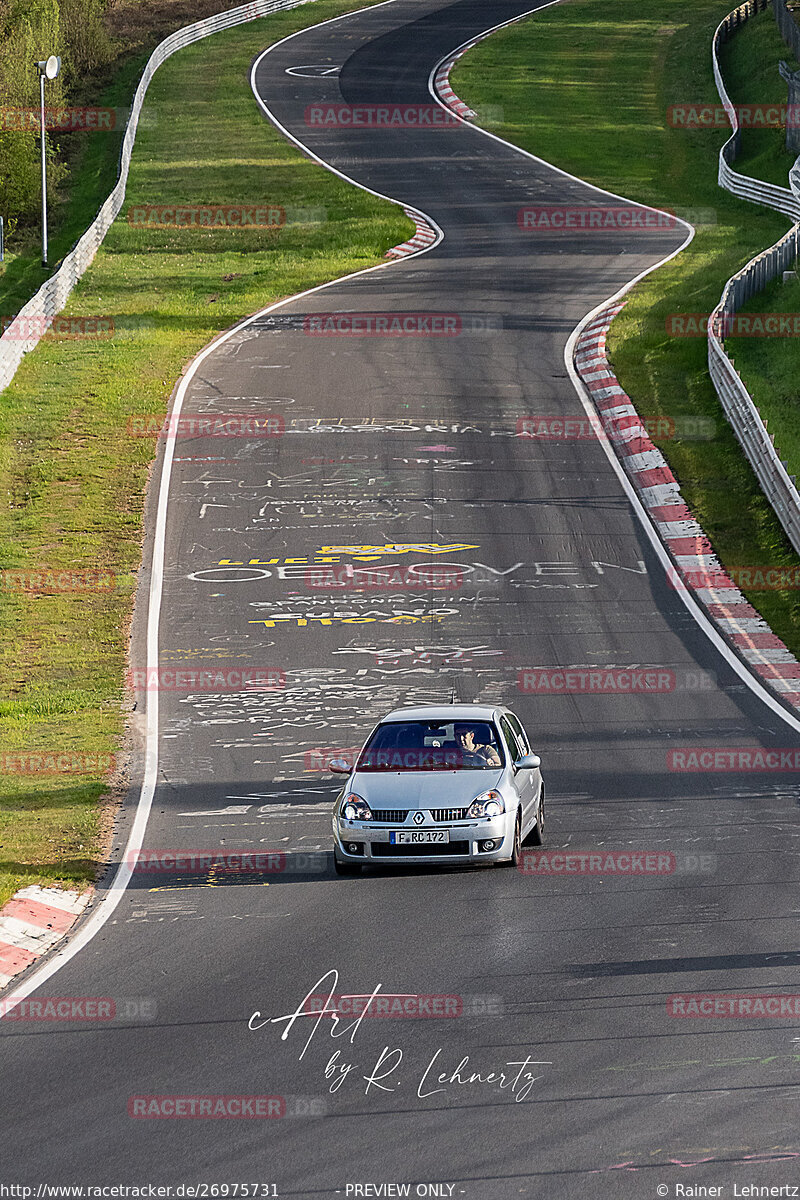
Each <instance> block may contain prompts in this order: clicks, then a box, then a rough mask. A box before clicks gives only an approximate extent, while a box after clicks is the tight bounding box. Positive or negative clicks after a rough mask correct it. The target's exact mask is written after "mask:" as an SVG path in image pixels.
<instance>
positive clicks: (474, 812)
mask: <svg viewBox="0 0 800 1200" xmlns="http://www.w3.org/2000/svg"><path fill="white" fill-rule="evenodd" d="M505 811H506V802H505V800H504V799H503V797H502V796H501V795H500V793H499V792H495V791H494V790H492V791H490V792H481V794H480V796H476V797H475V799H474V800H473V801H472V804H470V806H469V808H468V809H467V816H468V817H471V818H472V819H473V820H474V818H475V817H499V816H500V814H501V813H504V812H505Z"/></svg>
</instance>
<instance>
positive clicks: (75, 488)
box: [0, 0, 413, 903]
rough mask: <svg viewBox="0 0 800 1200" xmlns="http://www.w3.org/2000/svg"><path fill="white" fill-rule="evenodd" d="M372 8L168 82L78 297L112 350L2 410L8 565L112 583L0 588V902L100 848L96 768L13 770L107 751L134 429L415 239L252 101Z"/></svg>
mask: <svg viewBox="0 0 800 1200" xmlns="http://www.w3.org/2000/svg"><path fill="white" fill-rule="evenodd" d="M363 7H367V5H366V4H364V3H363V2H362V3H358V2H353V0H320V2H319V3H315V4H313V5H309V6H308V7H304V8H301V9H299V10H297V11H290V12H288V13H286V14H280V15H276V16H272V17H269V18H267V19H265V20H262V21H258V22H254V23H252V24H250V25H246V26H244V27H242V28H240V29H236V30H231V31H229V32H226V33H222V34H217V35H215V36H214V37H211V38H209V39H207V40H205V41H203V42H200V43H198V44H197V45H195V46H192V47H190V48H188V49H186V50H183V51H181V52H180V53H179V54H177V55H176V56H175V57H174V58H172V59H170V60H169V61H168V62H167V63H166V64H165V65H164V66H162V67H161V68H160V70H159V71H158V73H157V75H156V76H155V78H154V80H153V83H152V84H151V86H150V90H149V92H148V101H147V107H148V109H149V110H151V112H152V113H153V115H154V123H150V124H148V126H147V127H145V128H143V129H142V130H141V132H140V134H139V136H138V138H137V144H136V149H135V152H134V156H133V162H132V165H131V174H130V182H129V187H128V195H127V200H126V205H125V210H124V212H123V214H122V215H121V217H120V219H119V220H118V221H117V222H116V223H115V224H114V226H113V227H112V229H111V230H110V231H109V233H108V236H107V237H106V240H105V242H104V243H103V246H102V247H101V249H100V251H99V252H98V254H97V257H96V259H95V261H94V263H93V264H92V266H91V268H90V269H89V271H88V272H87V273H86V275H85V276H84V278H83V280H82V281H81V283H80V284H79V285H78V287H77V289H76V291H75V292H74V293H73V296H72V298H71V300H70V303H69V305H68V308H67V309H66V313H67V314H68V315H72V316H98V315H108V316H111V317H113V320H114V323H115V335H114V336H113V337H110V338H107V339H97V340H94V341H89V340H86V339H82V340H75V341H49V340H46V341H43V342H41V343H40V345H39V346H38V347H37V349H36V350H35V351H34V352H33V353H31V354H30V355H28V356H27V357H26V358H25V359H24V360H23V363H22V365H21V366H20V369H19V371H18V372H17V375H16V377H15V379H14V381H13V382H12V384H11V385H10V386H9V387H8V388H7V389H6V391H5V392H4V393H3V394H2V397H1V398H0V478H1V480H2V487H3V491H4V494H5V495H6V496H7V504H6V507H5V510H4V519H3V522H2V528H1V529H0V562H2V564H3V566H4V567H5V568H9V569H12V570H20V571H39V570H41V569H43V568H51V569H55V568H58V569H68V570H70V571H86V570H101V571H108V572H113V573H114V574H115V577H116V586H115V587H113V588H110V589H106V590H96V591H93V592H87V593H85V594H81V593H78V592H74V593H69V592H67V593H62V594H54V595H41V594H34V593H31V592H26V591H15V590H13V589H12V588H9V587H8V586H6V587H5V588H2V589H0V635H2V647H3V648H2V651H0V695H2V696H3V697H4V698H5V699H4V701H3V702H2V703H0V753H2V755H3V756H12V757H11V758H10V759H9V758H5V757H4V759H3V761H4V764H5V769H4V770H3V771H2V772H0V903H2V902H3V901H4V900H6V899H7V898H8V896H9V895H11V894H12V893H13V892H14V891H15V890H17V888H19V887H21V886H25V885H27V884H30V883H35V882H41V883H45V884H51V883H54V882H62V883H67V884H73V885H74V884H79V885H80V884H84V883H86V882H87V881H91V880H92V879H93V878H94V874H95V868H96V865H97V862H98V858H99V856H100V851H101V823H102V812H103V806H102V804H98V799H99V798H101V797H102V796H104V795H105V794H106V793H107V791H108V787H107V782H106V779H105V777H104V772H103V771H101V770H100V771H94V772H92V771H89V772H87V773H83V774H80V775H71V774H69V773H63V772H62V773H61V774H54V775H26V774H24V773H20V772H19V770H18V769H17V768H18V766H19V764H18V760H17V758H16V757H15V756H19V755H28V754H32V753H39V754H44V755H48V754H56V753H63V752H72V753H74V754H76V755H90V756H91V755H108V754H113V753H114V752H115V751H116V749H117V747H118V744H119V739H120V735H121V732H122V729H123V721H124V706H125V699H124V690H123V674H124V664H125V654H126V646H127V626H128V618H129V614H130V611H131V606H132V596H133V589H134V586H135V572H136V570H137V568H138V566H139V562H140V557H141V537H142V508H143V495H144V488H145V484H146V481H147V475H148V470H149V467H150V464H151V461H152V458H153V451H154V443H153V441H151V440H149V439H145V438H132V437H129V436H127V433H126V429H127V423H128V418H129V416H130V415H131V414H137V413H152V414H158V416H159V417H161V416H163V414H164V412H165V410H166V403H167V400H168V397H169V394H170V392H171V390H172V387H173V385H174V383H175V380H176V379H177V377H178V376H179V374H180V371H181V368H182V366H183V364H184V363H185V362H186V360H187V359H188V358H189V357H190V356H191V355H193V354H195V353H196V352H197V351H198V350H200V349H201V347H203V346H204V345H205V344H206V343H207V342H208V341H209V340H210V339H211V338H212V337H213V336H214V335H215V334H216V333H218V332H219V331H220V330H222V329H225V328H226V327H228V326H229V325H231V324H233V323H234V322H235V321H236V320H238V319H239V318H241V317H242V316H245V315H246V314H248V313H252V312H254V311H256V310H257V309H259V308H262V307H263V306H265V305H266V304H269V303H270V302H271V301H273V300H276V299H279V298H281V297H283V296H287V295H292V294H294V293H296V292H299V291H301V290H303V289H304V288H308V287H312V286H314V285H315V284H319V283H322V282H324V281H326V280H328V279H331V278H334V277H337V276H340V275H343V274H346V273H347V272H350V271H354V270H358V269H359V268H363V267H367V266H370V265H372V264H374V263H377V262H380V261H382V257H383V254H384V252H385V251H386V250H387V249H388V248H389V247H390V246H392V245H395V244H397V243H398V242H402V241H403V240H405V238H407V237H408V236H409V235H410V234H411V233H412V232H413V225H412V223H411V222H410V221H409V220H408V219H407V218H406V217H405V216H404V215H403V213H402V211H401V210H400V209H399V208H397V207H396V206H393V205H390V204H389V203H387V202H385V201H381V200H378V199H376V198H375V197H373V196H370V195H368V194H367V193H365V192H362V191H359V190H358V189H356V188H354V187H352V186H351V185H349V184H346V183H344V182H342V181H341V180H339V179H337V178H336V177H335V176H334V175H332V174H330V173H329V172H327V171H325V170H324V169H322V168H321V167H319V166H317V165H315V164H313V163H311V162H310V161H309V160H307V159H306V158H305V157H304V156H303V155H302V154H300V152H299V151H298V150H297V149H295V148H294V147H293V146H291V145H290V144H289V143H288V142H287V141H285V140H284V139H283V138H282V137H281V136H280V135H279V134H278V133H277V132H276V131H275V130H274V129H273V127H272V126H271V125H270V124H269V123H268V122H266V121H265V120H264V118H263V117H262V116H261V114H260V110H259V109H258V108H257V106H256V104H255V101H254V100H253V97H252V94H251V91H250V87H249V68H250V63H251V60H252V58H253V57H254V55H255V54H256V53H257V51H258V50H260V49H261V48H262V47H263V46H265V45H267V44H269V43H270V42H273V41H277V40H278V39H279V38H281V37H284V36H285V35H286V34H288V33H290V32H292V31H293V30H295V29H300V28H303V27H304V26H307V25H311V24H315V23H316V22H318V21H321V20H324V19H325V18H327V17H332V16H335V15H337V14H338V13H342V12H347V11H351V10H352V9H356V8H363ZM264 201H271V202H274V203H277V204H280V205H283V206H284V207H286V208H287V209H289V210H291V209H292V208H303V209H307V210H308V209H322V210H324V212H325V214H326V219H325V220H324V221H316V222H312V223H306V224H287V225H286V226H284V227H283V228H280V229H276V230H266V231H265V230H260V231H259V230H251V231H236V230H233V229H227V230H219V229H217V230H206V231H203V230H199V229H198V230H191V229H171V230H170V229H164V230H157V229H151V230H148V229H140V228H135V227H133V226H132V225H131V224H129V223H128V222H127V220H126V219H125V213H127V211H128V209H129V208H130V207H131V206H132V205H135V204H148V203H159V204H163V203H177V202H180V203H219V204H225V203H232V204H240V203H245V202H247V203H263V202H264Z"/></svg>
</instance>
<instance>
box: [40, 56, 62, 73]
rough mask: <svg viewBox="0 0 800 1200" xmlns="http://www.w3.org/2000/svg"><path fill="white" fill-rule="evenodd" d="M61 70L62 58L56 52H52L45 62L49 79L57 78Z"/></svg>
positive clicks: (45, 69)
mask: <svg viewBox="0 0 800 1200" xmlns="http://www.w3.org/2000/svg"><path fill="white" fill-rule="evenodd" d="M60 70H61V59H60V58H59V57H58V55H56V54H51V55H50V57H49V58H48V60H47V62H46V63H45V64H44V73H45V75H46V76H47V78H48V79H55V77H56V76H57V75H58V72H59V71H60Z"/></svg>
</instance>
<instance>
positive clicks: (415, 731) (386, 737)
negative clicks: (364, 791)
mask: <svg viewBox="0 0 800 1200" xmlns="http://www.w3.org/2000/svg"><path fill="white" fill-rule="evenodd" d="M504 762H505V755H504V753H503V747H502V743H501V742H500V739H499V737H498V736H497V731H496V729H495V727H494V725H493V724H492V722H491V721H392V722H387V723H386V724H384V725H379V726H378V728H377V729H376V730H375V732H374V733H373V735H372V737H371V738H370V739H369V741H368V742H367V744H366V746H365V747H364V749H363V750H362V751H361V756H360V758H359V760H358V762H357V763H356V770H357V771H489V770H497V768H498V767H502V766H503V764H504Z"/></svg>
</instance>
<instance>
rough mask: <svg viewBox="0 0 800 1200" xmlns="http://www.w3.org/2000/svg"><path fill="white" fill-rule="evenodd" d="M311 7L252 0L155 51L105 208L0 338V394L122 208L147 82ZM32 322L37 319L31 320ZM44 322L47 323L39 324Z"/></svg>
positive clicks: (295, 1)
mask: <svg viewBox="0 0 800 1200" xmlns="http://www.w3.org/2000/svg"><path fill="white" fill-rule="evenodd" d="M309 3H313V0H253V2H252V3H251V4H244V5H242V6H241V7H239V8H233V9H230V11H228V12H224V13H218V14H217V15H216V16H213V17H207V18H206V19H205V20H203V21H197V22H196V23H195V24H194V25H186V26H184V28H183V29H178V30H177V31H176V32H175V33H172V34H170V36H169V37H167V38H165V39H164V41H163V42H160V43H159V45H158V46H156V48H155V50H154V51H153V53H152V54H151V55H150V58H149V59H148V61H147V66H146V67H145V69H144V72H143V74H142V77H141V79H140V80H139V86H138V87H137V89H136V94H135V96H134V98H133V103H132V105H131V114H130V118H129V120H128V124H127V126H126V129H125V137H124V138H123V142H122V153H121V154H120V164H119V178H118V180H117V183H116V186H115V187H114V190H113V191H112V192H111V194H110V196H109V197H108V199H107V200H106V201H105V202H104V203H103V205H102V206H101V208H100V210H99V212H98V214H97V216H96V217H95V219H94V220H93V221H92V223H91V225H90V226H89V228H88V229H87V230H86V232H85V233H84V234H83V235H82V236H81V237H80V239H79V240H78V241H77V242H76V243H75V245H74V246H73V248H72V250H70V252H69V254H67V255H65V257H64V259H63V261H62V263H61V266H60V267H59V268H58V270H57V271H55V272H54V273H53V275H51V276H50V278H49V279H48V280H46V282H45V283H43V284H42V286H41V287H40V288H39V291H38V292H37V293H36V295H35V296H33V297H32V298H31V299H30V300H29V301H28V303H27V304H26V305H25V306H24V308H22V309H20V311H19V313H17V318H18V319H19V322H20V325H19V326H16V322H15V321H12V323H11V324H10V325H9V327H8V328H7V330H6V331H5V333H4V334H3V336H2V337H0V392H2V390H3V389H4V388H6V387H8V385H9V383H10V382H11V380H12V379H13V377H14V373H15V372H16V370H17V367H18V366H19V364H20V362H21V360H22V357H23V355H24V354H27V352H28V351H29V350H32V349H33V347H34V346H35V345H36V344H37V342H38V341H39V339H40V338H41V336H42V333H43V331H44V328H45V327H46V323H47V321H49V320H52V318H53V317H55V316H56V315H57V314H58V313H59V312H61V309H62V308H63V307H64V305H65V304H66V302H67V298H68V296H69V294H70V292H71V291H72V289H73V288H74V287H75V284H76V283H77V282H78V280H79V279H80V277H81V275H83V273H84V271H85V270H86V268H87V267H88V266H89V264H90V263H91V261H92V259H93V258H94V256H95V254H96V253H97V248H98V246H99V245H100V243H101V242H102V240H103V238H104V237H105V235H106V233H107V232H108V230H109V228H110V226H111V225H112V223H113V221H114V220H115V218H116V217H117V215H118V214H119V212H120V210H121V209H122V205H123V203H124V201H125V187H126V185H127V182H128V169H129V167H130V161H131V154H132V152H133V143H134V141H135V139H136V128H137V126H138V124H139V114H140V113H141V111H142V105H143V103H144V98H145V94H146V92H147V89H148V87H149V85H150V80H151V79H152V78H153V76H154V75H155V73H156V71H157V70H158V68H159V67H160V66H161V64H162V63H163V62H165V61H166V59H168V58H169V57H170V55H172V54H174V53H175V51H176V50H182V49H183V47H184V46H190V45H191V44H192V43H193V42H199V41H201V40H202V38H205V37H209V36H210V35H211V34H212V33H219V32H220V31H221V30H223V29H232V28H233V27H234V26H235V25H243V24H244V23H245V22H247V21H255V20H257V19H258V18H259V17H267V16H269V15H270V13H274V12H279V11H282V10H284V9H289V8H298V7H299V6H300V5H301V4H309ZM31 317H33V318H35V319H34V320H29V318H31ZM42 318H45V320H44V321H43V320H42ZM26 322H27V327H28V328H29V329H30V330H31V331H32V332H31V336H30V337H26V338H22V337H18V336H17V335H16V334H17V329H18V328H19V329H22V328H24V327H26V326H25V323H26Z"/></svg>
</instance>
